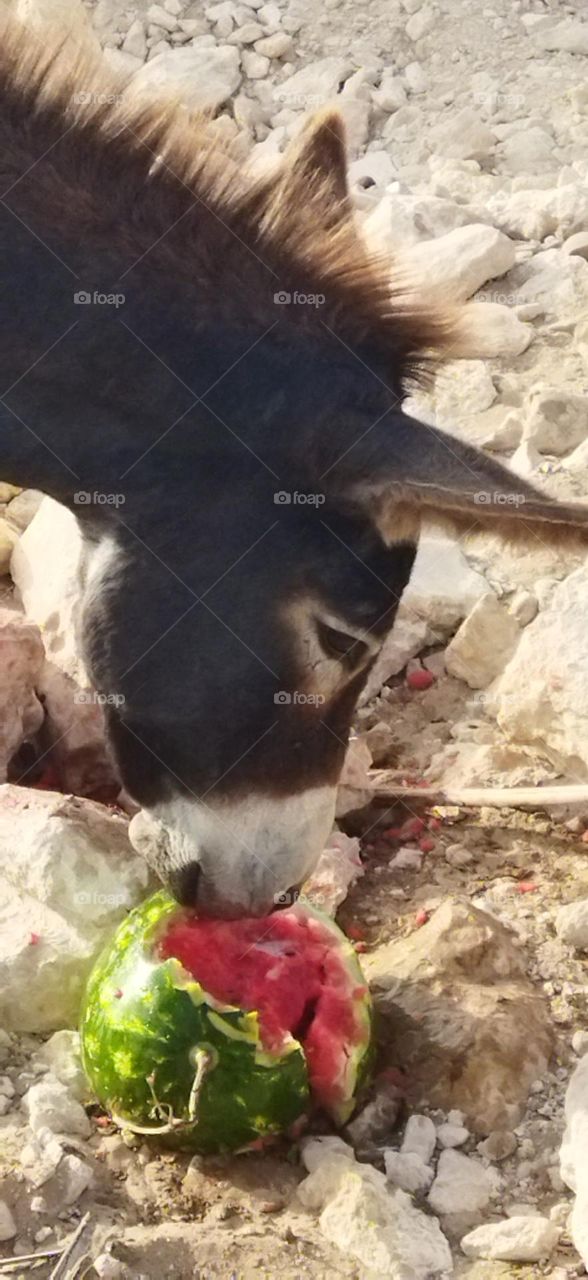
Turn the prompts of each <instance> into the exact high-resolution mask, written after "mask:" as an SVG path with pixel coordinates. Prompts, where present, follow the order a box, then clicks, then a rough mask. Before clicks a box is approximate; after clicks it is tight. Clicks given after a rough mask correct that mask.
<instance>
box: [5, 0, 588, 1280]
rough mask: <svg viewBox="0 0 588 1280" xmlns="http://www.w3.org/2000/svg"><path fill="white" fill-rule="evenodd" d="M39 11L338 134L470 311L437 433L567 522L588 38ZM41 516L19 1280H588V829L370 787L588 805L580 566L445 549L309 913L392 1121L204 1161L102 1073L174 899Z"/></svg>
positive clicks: (388, 23) (354, 9) (435, 540)
mask: <svg viewBox="0 0 588 1280" xmlns="http://www.w3.org/2000/svg"><path fill="white" fill-rule="evenodd" d="M13 7H14V8H15V9H16V10H17V11H18V12H20V14H21V16H23V17H24V18H25V20H26V21H27V22H29V23H31V25H34V26H41V28H42V26H43V24H44V23H45V22H46V21H47V19H48V18H50V19H51V21H52V22H53V24H55V23H57V22H62V23H63V25H64V26H66V27H67V28H68V29H69V30H73V31H74V32H75V33H76V36H77V38H79V39H81V40H85V41H89V42H90V43H92V42H93V43H94V44H95V45H96V46H98V44H99V45H101V46H102V48H103V49H104V55H105V57H106V58H107V59H108V61H109V63H110V64H111V67H112V68H113V69H114V70H115V71H118V70H121V71H123V72H125V73H127V74H131V75H132V76H133V77H134V80H135V83H136V84H137V86H138V87H139V88H142V90H143V91H144V92H148V93H150V94H156V93H158V92H161V91H165V90H166V89H167V88H168V87H169V88H171V89H172V91H174V92H176V93H179V95H180V97H181V98H182V99H183V101H184V102H185V103H186V105H187V106H189V107H194V106H207V107H211V108H213V109H214V110H215V111H216V112H217V115H218V121H219V123H218V126H217V127H218V128H219V130H222V131H223V132H224V133H226V134H227V135H229V136H231V137H234V138H235V141H236V145H237V147H239V148H241V152H242V155H243V162H244V163H247V164H250V165H252V166H254V167H255V168H257V169H259V168H260V167H263V168H266V167H268V166H271V165H272V164H275V163H276V162H277V159H278V157H279V154H280V153H281V152H282V151H283V149H284V147H285V145H286V144H287V141H288V139H289V138H290V137H292V136H293V135H294V134H295V133H296V131H297V129H298V128H299V127H300V124H301V122H302V120H303V118H304V116H305V113H306V112H308V111H309V110H311V109H312V108H314V107H317V106H320V105H322V104H323V103H326V102H330V101H332V100H334V99H336V100H337V104H338V105H339V107H340V109H341V111H342V113H343V116H344V118H345V122H346V126H347V132H348V140H349V153H350V170H349V173H350V182H351V185H352V190H353V197H354V202H355V206H356V211H357V219H358V222H359V224H360V225H361V226H362V228H363V231H364V234H365V235H366V237H367V239H368V241H369V242H370V243H371V244H372V245H373V246H374V247H378V248H382V249H384V250H386V251H389V252H393V251H397V250H399V249H400V250H402V254H403V258H404V260H405V261H408V262H410V263H411V266H412V271H413V273H414V274H415V276H419V275H422V276H423V278H424V279H426V281H427V286H428V287H429V288H432V287H433V286H435V285H438V286H440V287H448V288H449V289H450V291H451V293H452V295H453V296H454V297H458V298H461V299H462V300H463V301H464V304H466V305H467V308H468V310H469V317H470V324H471V333H472V339H471V342H472V349H471V357H472V358H470V359H467V360H464V359H460V360H455V361H452V362H450V364H449V365H448V366H447V368H446V369H445V370H444V371H443V372H442V373H441V374H440V375H439V376H438V378H437V380H436V382H435V385H434V387H433V388H432V390H431V392H430V393H428V394H427V395H424V394H419V395H418V396H417V395H415V396H414V397H413V399H412V407H413V409H414V410H415V411H416V412H418V413H419V414H420V415H421V416H422V417H424V418H425V419H426V420H427V421H429V422H435V423H437V424H438V425H441V426H443V427H445V428H446V429H448V430H451V431H453V432H454V433H456V434H459V435H462V436H463V437H464V438H467V439H469V440H474V441H475V442H476V443H478V444H479V445H481V446H483V447H484V448H486V449H487V450H489V451H490V452H492V453H493V454H497V455H498V456H499V457H500V458H501V459H502V460H503V461H505V462H507V463H509V465H511V466H512V467H513V469H514V470H515V471H517V472H518V473H519V474H524V475H526V476H531V477H532V479H533V481H534V482H535V483H536V484H538V485H539V486H540V487H544V488H545V489H548V490H549V491H550V492H553V493H555V494H557V495H558V496H568V497H573V498H578V497H585V495H586V492H587V490H588V443H587V442H588V398H587V396H588V386H587V383H588V160H587V152H586V141H587V140H588V88H587V87H586V70H587V68H588V20H586V18H585V15H584V14H583V10H582V7H581V6H580V5H574V4H557V3H556V0H509V2H508V3H507V0H489V3H488V4H487V5H486V6H485V7H484V8H482V7H481V6H476V5H472V4H471V3H470V2H469V0H438V2H437V3H423V2H422V0H387V3H386V4H384V3H382V0H370V2H369V3H368V4H365V5H362V6H358V5H357V4H355V3H353V0H325V3H324V5H323V6H316V5H311V4H310V3H309V0H291V2H290V3H287V0H286V2H285V0H269V2H268V3H266V4H264V3H262V0H248V3H247V4H239V3H237V2H236V0H222V2H221V3H218V4H213V5H211V6H207V5H206V3H201V2H200V0H195V2H194V3H187V0H163V3H162V4H161V5H158V4H149V3H148V0H137V3H135V4H133V5H132V6H131V5H129V6H128V7H125V6H124V5H123V3H122V0H98V3H97V4H96V5H91V4H90V5H88V6H87V7H86V9H84V8H83V7H82V5H81V4H78V3H77V0H15V3H14V5H13ZM40 504H41V495H38V494H35V493H33V492H32V491H22V492H21V491H18V490H15V489H14V488H12V487H11V486H9V485H5V484H3V485H0V506H1V511H0V573H1V574H3V575H4V576H3V577H2V578H0V584H1V591H2V600H1V604H2V610H1V613H0V645H1V650H2V655H3V666H2V671H1V673H0V708H1V711H2V715H1V717H0V719H1V721H2V725H1V731H0V765H2V766H4V767H5V772H4V774H3V775H2V777H3V778H5V779H6V785H5V786H3V787H2V788H1V791H2V795H1V799H0V881H1V886H2V891H1V892H0V1007H1V1011H2V1020H3V1024H4V1027H5V1028H6V1029H5V1030H3V1031H2V1032H0V1256H1V1260H0V1275H3V1274H7V1275H15V1276H28V1275H29V1274H38V1275H39V1276H40V1277H41V1278H42V1280H43V1277H49V1276H55V1277H56V1278H57V1277H62V1280H63V1277H65V1276H67V1277H69V1280H72V1278H73V1277H74V1276H75V1275H88V1276H92V1275H96V1276H103V1277H113V1278H116V1277H120V1278H121V1280H124V1278H125V1277H129V1278H133V1280H135V1278H137V1277H145V1278H147V1277H149V1278H151V1277H156V1276H157V1277H158V1276H159V1275H160V1274H161V1273H162V1272H163V1273H166V1274H168V1275H170V1276H172V1277H178V1278H183V1277H186V1278H187V1277H193V1276H199V1277H218V1278H219V1280H221V1278H222V1280H225V1278H228V1277H230V1276H239V1277H241V1276H243V1277H246V1278H248V1277H249V1276H253V1274H254V1273H255V1274H258V1273H259V1274H261V1275H267V1276H268V1277H273V1276H283V1277H287V1278H288V1280H295V1278H296V1280H298V1277H306V1276H308V1277H311V1278H312V1280H319V1278H321V1280H322V1278H323V1277H327V1276H329V1277H330V1276H332V1275H340V1276H343V1277H349V1278H350V1280H360V1278H361V1280H364V1278H365V1280H370V1278H371V1277H373V1280H376V1278H377V1277H380V1276H381V1277H383V1276H389V1277H393V1280H426V1278H427V1277H429V1276H440V1277H449V1276H450V1275H451V1274H453V1275H455V1276H456V1277H467V1280H486V1278H487V1280H498V1278H501V1280H502V1278H503V1277H507V1276H521V1277H532V1276H533V1277H538V1276H547V1277H550V1278H551V1280H566V1277H572V1276H576V1275H583V1274H585V1272H586V1268H587V1267H588V1154H587V1153H588V1004H587V996H588V976H587V971H586V958H585V957H586V952H587V951H588V803H587V804H586V806H585V807H584V808H582V807H580V808H578V807H577V808H576V809H575V810H564V809H562V808H557V809H553V810H551V811H548V810H545V809H540V808H539V807H538V808H537V810H536V811H535V812H533V813H526V812H524V811H522V810H514V809H509V810H496V809H491V808H487V809H467V808H465V807H463V806H462V807H458V806H453V807H449V806H444V807H440V808H438V809H431V808H430V807H429V808H427V807H426V805H425V804H424V803H423V801H422V800H421V801H419V800H418V798H417V799H415V800H414V801H410V803H409V804H405V805H404V806H402V807H401V806H398V805H396V806H395V807H393V808H391V807H390V804H389V802H387V801H386V799H385V794H384V790H383V783H382V775H381V774H377V773H374V772H373V770H372V772H369V767H370V765H372V764H373V765H374V766H375V767H376V769H377V770H381V769H386V770H388V771H389V773H388V777H389V778H390V777H392V778H395V779H397V780H398V779H401V780H403V781H405V782H408V783H413V784H414V783H417V784H418V783H420V782H422V781H426V782H428V783H435V784H439V785H440V786H450V785H451V786H455V785H461V786H464V785H473V784H486V785H498V784H500V785H509V786H513V785H517V784H524V783H526V784H538V785H541V784H545V783H555V782H578V781H579V782H585V781H588V734H587V733H586V727H587V718H588V692H587V691H588V678H587V676H588V648H587V645H586V632H587V623H588V573H587V571H586V567H585V564H584V562H583V560H582V558H580V557H574V556H573V555H571V554H570V553H569V552H566V553H565V554H563V553H561V552H558V551H554V550H553V549H551V548H549V547H548V546H547V545H542V544H539V543H537V546H536V548H534V549H533V551H532V552H531V551H529V550H525V551H524V552H521V551H518V552H517V551H514V550H512V549H508V548H505V547H504V546H501V545H500V543H499V542H498V541H497V540H495V539H491V538H490V537H489V536H486V537H481V536H478V537H476V538H474V537H470V538H469V539H467V540H464V541H462V542H461V543H460V544H457V543H452V542H449V541H448V540H447V539H446V538H444V537H442V536H441V535H440V534H439V533H436V532H435V531H434V530H431V531H429V532H428V533H427V535H426V537H425V538H424V540H423V544H422V547H421V550H420V552H419V558H418V564H417V570H416V573H415V575H414V578H413V581H412V583H411V585H410V587H409V589H408V591H407V593H406V595H405V598H404V600H403V602H402V606H401V609H400V613H399V617H398V621H397V624H396V626H395V629H394V632H393V635H392V636H391V638H390V640H389V642H388V643H387V645H386V647H385V650H384V652H383V654H382V656H381V658H380V660H379V663H378V666H377V668H376V669H375V670H374V672H373V673H372V676H371V677H370V685H369V688H368V690H367V692H366V696H365V698H364V700H363V705H362V706H361V708H360V709H359V712H358V716H357V726H356V727H357V734H358V737H357V739H356V740H355V742H354V743H353V744H352V749H351V751H350V757H349V763H348V768H347V771H346V777H345V780H344V785H343V786H342V788H341V796H340V805H339V825H340V827H341V831H342V833H343V834H341V835H340V836H339V837H337V839H336V841H335V844H334V846H333V847H332V848H331V851H330V854H329V855H328V857H326V858H325V860H324V861H323V863H322V872H321V876H320V877H319V879H318V881H315V886H314V893H315V895H318V896H319V897H320V898H321V900H322V901H323V902H326V903H327V905H329V906H330V908H331V909H332V910H334V909H336V907H337V906H339V915H338V918H339V921H340V923H341V924H342V925H343V927H345V928H346V929H347V930H348V932H349V934H350V936H352V937H353V938H354V939H355V940H356V945H357V948H358V951H359V952H360V953H362V958H363V963H364V965H365V969H366V973H367V974H368V976H369V979H370V982H371V985H372V990H373V993H374V998H375V1000H376V1004H377V1007H378V1010H379V1017H380V1030H379V1042H380V1057H379V1063H378V1074H377V1076H376V1082H375V1086H374V1089H373V1093H372V1096H371V1098H370V1099H369V1100H368V1102H367V1106H366V1108H365V1109H364V1110H363V1111H362V1112H361V1114H360V1115H359V1117H358V1118H357V1119H356V1120H355V1121H354V1122H353V1123H352V1124H351V1125H350V1126H349V1128H348V1130H347V1131H346V1132H345V1133H344V1134H343V1135H342V1137H340V1138H339V1139H336V1138H334V1136H333V1135H329V1134H327V1133H325V1132H323V1133H317V1134H316V1135H314V1137H313V1138H311V1139H310V1140H307V1141H306V1143H303V1144H301V1146H288V1145H287V1144H277V1145H276V1148H275V1151H273V1152H272V1153H270V1154H266V1155H263V1156H261V1155H259V1154H252V1155H248V1156H246V1157H245V1156H241V1157H238V1158H232V1159H215V1160H213V1159H207V1160H205V1161H203V1160H199V1159H194V1160H192V1161H190V1160H189V1158H188V1157H182V1156H177V1155H174V1156H171V1155H168V1154H165V1153H164V1152H162V1151H160V1150H158V1149H157V1148H155V1147H151V1146H149V1147H148V1146H146V1145H141V1143H140V1142H139V1141H138V1140H137V1139H136V1138H133V1137H132V1136H131V1135H129V1134H125V1133H123V1134H119V1133H118V1132H115V1131H114V1130H113V1129H112V1128H111V1127H110V1126H109V1125H108V1122H107V1120H106V1118H105V1117H104V1116H103V1115H102V1114H101V1112H100V1110H99V1108H97V1107H96V1106H94V1105H92V1100H91V1098H89V1097H88V1095H87V1093H86V1086H85V1084H84V1081H83V1077H82V1076H81V1073H80V1068H79V1063H78V1061H77V1056H76V1054H77V1045H76V1035H75V1032H74V1031H73V1030H72V1028H74V1027H75V1021H76V1011H77V1007H78V1003H79V997H80V991H81V987H82V984H83V980H84V976H85V974H86V973H87V971H88V967H89V966H90V964H91V962H92V958H93V957H94V955H95V954H96V952H97V950H98V949H99V947H100V945H101V942H102V940H103V938H104V936H105V935H106V934H107V933H108V931H109V930H110V929H111V928H112V926H113V924H114V923H115V922H116V921H117V920H118V919H120V918H121V917H122V915H123V914H124V912H125V911H126V910H127V909H128V907H129V906H131V905H133V903H134V902H136V901H138V900H139V899H140V898H141V897H142V896H144V894H145V892H146V891H147V890H148V888H149V883H148V877H147V872H146V870H145V867H144V865H143V864H142V863H141V862H140V861H139V860H138V859H137V858H136V857H135V856H134V855H133V854H132V852H131V851H130V846H129V845H128V841H127V837H126V822H127V817H126V814H125V810H124V807H119V806H118V805H114V804H113V802H114V801H115V800H116V799H117V783H116V779H115V778H114V775H113V771H112V767H111V764H110V762H109V760H108V756H107V753H106V751H105V748H104V738H103V733H102V719H101V718H102V708H101V707H100V705H99V702H97V700H96V699H95V697H94V695H93V694H92V691H91V690H90V689H89V688H88V686H87V681H86V678H85V673H84V671H83V668H82V665H81V663H80V660H79V657H78V655H77V652H76V646H75V638H74V637H75V606H76V599H77V586H76V569H77V565H78V559H79V543H78V540H77V537H76V533H75V524H74V522H73V518H72V517H71V516H69V515H68V513H66V512H64V511H62V510H61V509H59V508H57V507H56V506H55V504H54V503H52V502H51V501H50V500H48V499H46V500H44V501H43V502H42V505H40ZM24 771H26V774H25V777H26V782H27V786H26V787H24V786H23V785H22V780H23V773H24ZM19 779H20V780H21V784H20V785H18V780H19ZM62 792H65V793H67V794H66V795H63V794H62ZM80 797H82V798H80ZM88 797H93V799H89V798H88ZM118 801H119V805H120V806H124V804H125V797H120V796H119V797H118ZM104 802H108V804H105V803H104ZM585 833H586V835H585ZM358 840H359V846H358V843H357V841H358ZM359 847H360V848H361V862H360V861H359V857H358V849H359ZM349 885H350V887H349V891H347V890H348V886H349ZM346 895H347V896H346ZM25 992H26V1000H25V999H24V993H25ZM64 1250H65V1252H63V1251H64ZM31 1254H34V1255H35V1257H34V1259H32V1260H31V1259H30V1257H29V1255H31ZM61 1255H63V1256H61Z"/></svg>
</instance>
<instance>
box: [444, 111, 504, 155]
mask: <svg viewBox="0 0 588 1280" xmlns="http://www.w3.org/2000/svg"><path fill="white" fill-rule="evenodd" d="M429 140H430V145H431V150H432V151H433V152H434V153H435V155H436V156H446V157H447V159H449V160H486V159H488V157H489V156H490V155H492V152H493V151H494V147H495V145H496V134H495V133H494V132H493V130H492V129H489V128H488V125H487V124H484V123H483V121H482V120H480V118H479V116H477V115H476V114H475V112H473V111H471V110H470V108H469V107H464V108H463V110H462V111H458V112H457V113H452V115H451V118H450V119H449V120H447V121H445V120H442V121H441V122H440V124H438V125H435V126H434V127H433V128H432V129H431V130H430V133H429Z"/></svg>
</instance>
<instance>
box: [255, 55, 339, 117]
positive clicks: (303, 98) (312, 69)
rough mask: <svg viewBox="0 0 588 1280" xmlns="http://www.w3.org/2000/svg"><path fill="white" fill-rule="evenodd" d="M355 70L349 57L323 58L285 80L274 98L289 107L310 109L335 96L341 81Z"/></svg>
mask: <svg viewBox="0 0 588 1280" xmlns="http://www.w3.org/2000/svg"><path fill="white" fill-rule="evenodd" d="M354 70H355V67H354V66H353V63H352V62H351V61H349V60H347V59H345V58H337V57H329V58H319V60H318V61H317V62H311V63H309V64H308V66H306V67H302V68H301V70H300V71H295V72H294V75H293V76H290V77H289V79H288V80H284V81H283V82H282V84H280V85H279V87H278V88H277V89H276V90H275V92H274V98H275V100H276V101H277V102H281V103H282V104H283V105H284V106H286V107H294V108H295V109H296V110H298V111H310V110H311V109H312V108H313V107H314V108H316V107H320V106H323V105H324V104H325V103H327V102H329V101H330V99H331V98H334V97H335V95H336V94H337V92H338V89H339V85H340V84H341V82H342V81H343V80H345V79H346V78H347V77H348V76H350V75H351V74H352V72H353V71H354Z"/></svg>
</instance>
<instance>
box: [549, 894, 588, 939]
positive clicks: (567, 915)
mask: <svg viewBox="0 0 588 1280" xmlns="http://www.w3.org/2000/svg"><path fill="white" fill-rule="evenodd" d="M555 927H556V930H557V935H558V937H559V938H561V940H562V942H566V943H567V944H568V946H570V947H575V949H576V951H587V950H588V898H578V899H577V901H576V902H568V904H567V906H565V907H560V909H559V911H558V913H557V919H556V924H555Z"/></svg>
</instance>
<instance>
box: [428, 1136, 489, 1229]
mask: <svg viewBox="0 0 588 1280" xmlns="http://www.w3.org/2000/svg"><path fill="white" fill-rule="evenodd" d="M493 1193H494V1185H493V1182H492V1179H491V1176H490V1174H489V1172H488V1170H487V1169H485V1168H484V1166H483V1165H482V1164H480V1163H479V1161H477V1160H474V1159H472V1157H471V1156H464V1155H463V1153H462V1152H461V1151H454V1150H451V1149H448V1150H445V1151H442V1152H441V1155H440V1156H439V1164H438V1166H437V1176H436V1178H435V1181H434V1183H433V1186H432V1187H431V1190H430V1192H429V1195H428V1197H427V1199H428V1202H429V1204H430V1206H431V1208H432V1210H433V1212H434V1213H438V1214H440V1215H441V1216H443V1217H448V1216H451V1215H454V1214H459V1213H477V1212H478V1211H480V1210H482V1209H486V1208H487V1206H488V1204H489V1203H490V1200H491V1198H492V1195H493Z"/></svg>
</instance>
